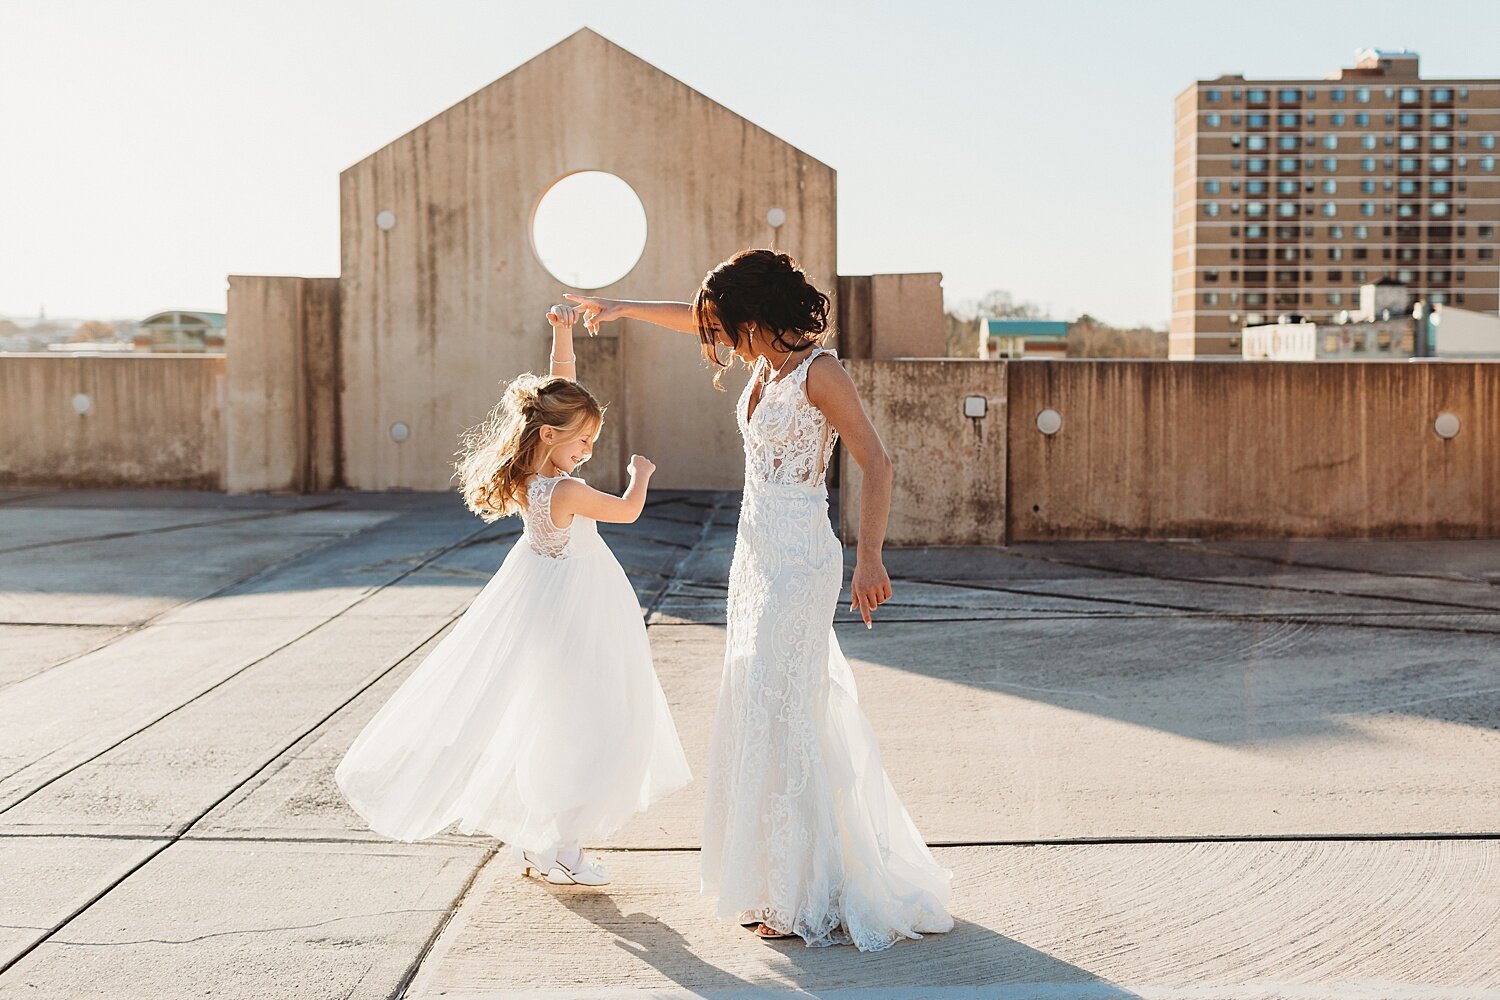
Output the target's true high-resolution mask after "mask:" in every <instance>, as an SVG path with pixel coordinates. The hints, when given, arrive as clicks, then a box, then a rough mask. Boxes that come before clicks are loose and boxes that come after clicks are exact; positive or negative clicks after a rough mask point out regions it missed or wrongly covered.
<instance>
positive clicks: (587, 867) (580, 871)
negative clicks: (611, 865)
mask: <svg viewBox="0 0 1500 1000" xmlns="http://www.w3.org/2000/svg"><path fill="white" fill-rule="evenodd" d="M545 877H546V879H547V881H548V882H551V883H552V884H553V885H609V872H607V871H605V870H604V866H603V865H600V864H599V863H598V862H596V861H594V860H592V859H591V858H586V857H584V856H583V854H581V853H580V854H579V855H578V864H577V866H576V867H572V868H569V867H568V866H567V865H565V864H563V863H562V862H561V861H557V862H554V863H553V865H552V870H551V871H549V872H548V873H547V874H546V876H545Z"/></svg>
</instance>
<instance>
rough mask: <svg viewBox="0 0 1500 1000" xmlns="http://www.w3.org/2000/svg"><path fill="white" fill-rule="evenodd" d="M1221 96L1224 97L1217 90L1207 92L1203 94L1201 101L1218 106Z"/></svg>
mask: <svg viewBox="0 0 1500 1000" xmlns="http://www.w3.org/2000/svg"><path fill="white" fill-rule="evenodd" d="M1223 96H1224V95H1223V94H1221V93H1220V92H1219V91H1217V90H1207V91H1204V92H1203V99H1204V100H1205V101H1207V102H1208V103H1209V104H1218V103H1219V100H1220V98H1222V97H1223Z"/></svg>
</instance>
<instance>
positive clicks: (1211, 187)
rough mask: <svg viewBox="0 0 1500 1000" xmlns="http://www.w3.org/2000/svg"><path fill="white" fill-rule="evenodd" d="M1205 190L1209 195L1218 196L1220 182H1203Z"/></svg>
mask: <svg viewBox="0 0 1500 1000" xmlns="http://www.w3.org/2000/svg"><path fill="white" fill-rule="evenodd" d="M1203 190H1204V191H1205V192H1206V193H1208V194H1218V193H1219V182H1218V181H1204V182H1203Z"/></svg>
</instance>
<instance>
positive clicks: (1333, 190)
mask: <svg viewBox="0 0 1500 1000" xmlns="http://www.w3.org/2000/svg"><path fill="white" fill-rule="evenodd" d="M1338 190H1339V182H1338V181H1336V180H1334V179H1333V178H1332V177H1330V178H1328V179H1327V180H1326V181H1324V182H1323V193H1324V194H1337V193H1338Z"/></svg>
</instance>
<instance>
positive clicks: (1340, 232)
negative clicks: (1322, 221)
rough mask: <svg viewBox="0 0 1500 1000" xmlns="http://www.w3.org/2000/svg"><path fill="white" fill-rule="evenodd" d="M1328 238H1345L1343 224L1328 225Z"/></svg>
mask: <svg viewBox="0 0 1500 1000" xmlns="http://www.w3.org/2000/svg"><path fill="white" fill-rule="evenodd" d="M1328 238H1329V239H1331V240H1341V239H1343V238H1344V227H1343V226H1329V227H1328Z"/></svg>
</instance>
